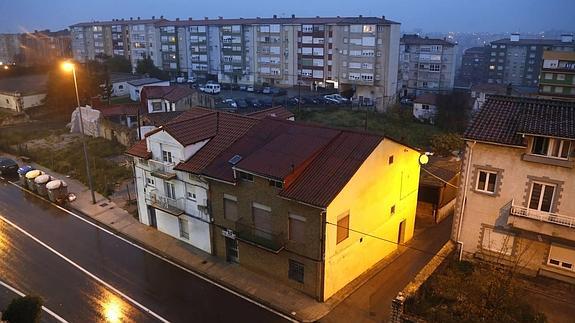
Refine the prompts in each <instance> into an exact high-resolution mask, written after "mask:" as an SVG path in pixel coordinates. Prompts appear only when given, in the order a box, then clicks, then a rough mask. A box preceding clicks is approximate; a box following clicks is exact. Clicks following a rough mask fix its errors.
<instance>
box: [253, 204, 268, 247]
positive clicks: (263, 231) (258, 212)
mask: <svg viewBox="0 0 575 323" xmlns="http://www.w3.org/2000/svg"><path fill="white" fill-rule="evenodd" d="M271 212H272V209H271V208H270V207H269V206H266V205H263V204H259V203H255V202H254V203H252V215H253V219H254V227H255V228H254V229H255V230H254V234H255V235H256V236H258V237H260V238H264V239H271V238H272V217H271Z"/></svg>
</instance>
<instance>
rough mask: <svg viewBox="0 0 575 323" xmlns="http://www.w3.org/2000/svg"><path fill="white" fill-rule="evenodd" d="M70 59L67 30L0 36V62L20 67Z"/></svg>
mask: <svg viewBox="0 0 575 323" xmlns="http://www.w3.org/2000/svg"><path fill="white" fill-rule="evenodd" d="M70 57H72V45H71V38H70V31H69V30H60V31H50V30H41V31H38V30H36V31H34V32H28V33H22V34H0V62H2V63H3V64H17V65H21V66H38V65H48V64H53V63H54V62H55V61H56V60H61V59H67V58H70Z"/></svg>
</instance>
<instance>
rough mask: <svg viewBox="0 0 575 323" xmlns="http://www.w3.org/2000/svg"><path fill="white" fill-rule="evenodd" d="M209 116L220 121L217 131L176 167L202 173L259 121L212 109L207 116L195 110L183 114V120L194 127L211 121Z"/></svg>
mask: <svg viewBox="0 0 575 323" xmlns="http://www.w3.org/2000/svg"><path fill="white" fill-rule="evenodd" d="M190 111H193V110H190ZM209 118H211V119H216V122H217V123H218V127H217V132H216V133H215V135H214V136H213V137H212V138H211V139H210V141H208V143H207V144H205V145H204V146H203V147H202V148H201V149H200V150H199V151H198V152H196V153H195V154H194V155H193V156H192V157H191V158H190V159H188V160H187V161H185V162H184V163H180V164H178V165H177V166H176V167H175V168H176V169H178V170H181V171H185V172H190V173H195V174H200V173H202V172H203V170H204V168H205V167H206V166H208V165H209V164H210V163H211V162H212V161H213V160H214V159H215V158H216V157H217V156H219V155H220V154H221V153H222V152H224V151H225V150H226V149H227V148H228V147H229V146H230V145H232V144H233V143H234V142H235V141H236V140H238V138H240V137H241V136H243V135H244V134H245V133H246V132H247V131H248V130H249V129H250V128H251V127H252V126H253V125H255V124H256V123H257V122H258V121H257V120H256V119H254V118H250V117H246V116H242V115H239V114H234V113H227V112H214V111H212V112H210V113H209V114H208V117H207V118H206V117H201V115H198V114H196V115H195V116H194V113H193V112H192V113H190V114H188V115H187V116H184V115H183V116H182V120H185V122H187V123H189V124H190V125H193V126H194V127H197V126H198V123H201V122H210V121H209V120H208V119H209Z"/></svg>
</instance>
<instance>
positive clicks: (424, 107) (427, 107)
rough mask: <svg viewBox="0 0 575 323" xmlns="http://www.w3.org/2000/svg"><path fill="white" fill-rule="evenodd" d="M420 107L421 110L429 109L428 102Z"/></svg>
mask: <svg viewBox="0 0 575 323" xmlns="http://www.w3.org/2000/svg"><path fill="white" fill-rule="evenodd" d="M421 109H422V110H429V104H422V105H421Z"/></svg>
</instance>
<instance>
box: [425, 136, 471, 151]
mask: <svg viewBox="0 0 575 323" xmlns="http://www.w3.org/2000/svg"><path fill="white" fill-rule="evenodd" d="M464 144H465V143H464V141H463V138H461V136H460V135H458V134H456V133H442V134H437V135H434V136H433V137H431V149H432V151H433V152H434V153H437V154H439V155H441V156H448V155H451V152H452V151H454V150H462V149H463V146H464Z"/></svg>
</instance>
